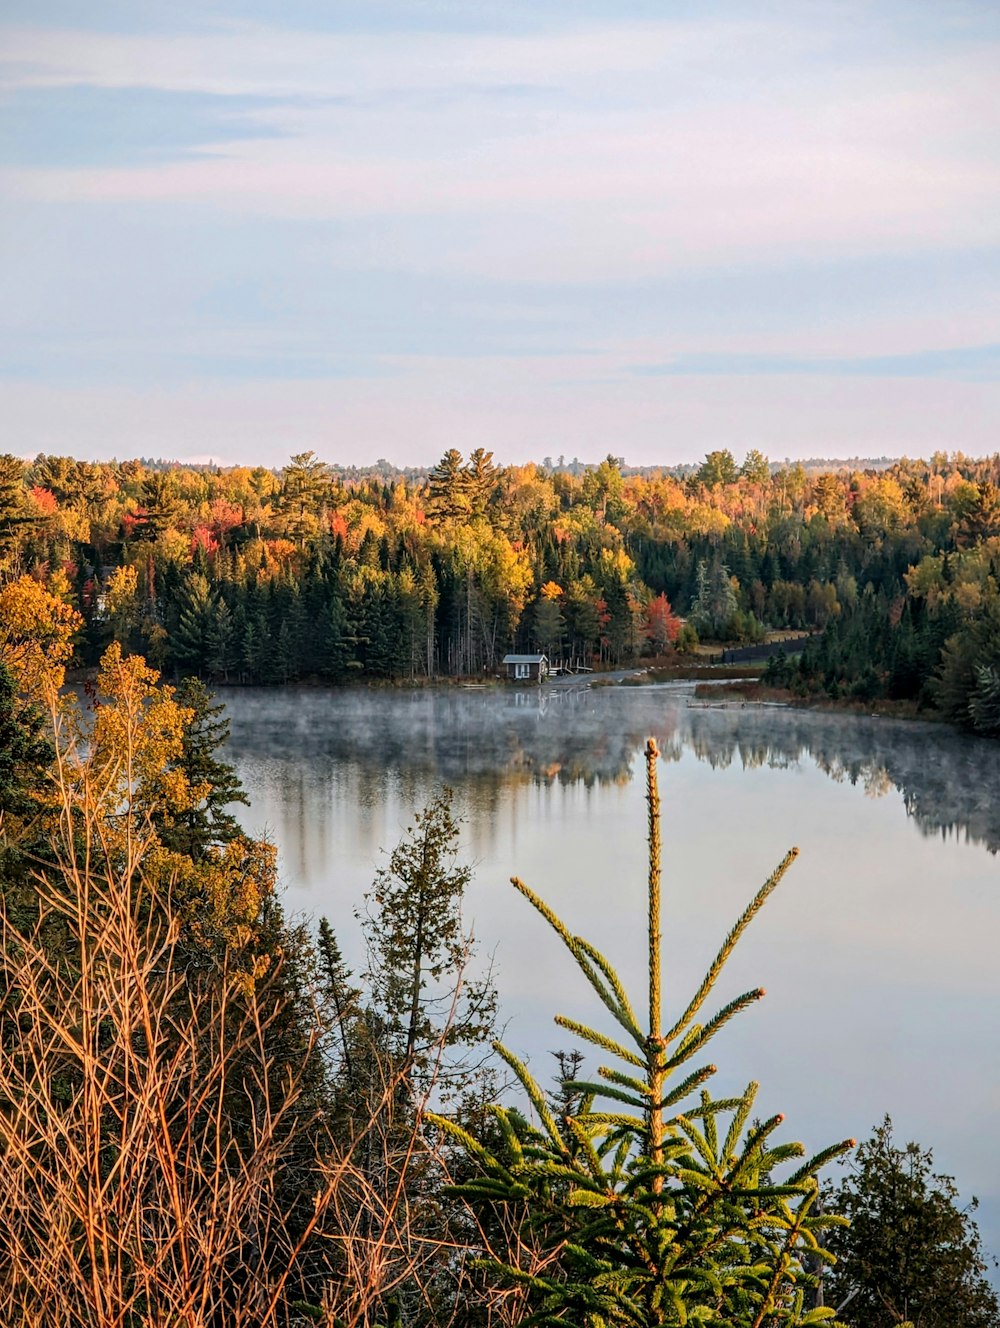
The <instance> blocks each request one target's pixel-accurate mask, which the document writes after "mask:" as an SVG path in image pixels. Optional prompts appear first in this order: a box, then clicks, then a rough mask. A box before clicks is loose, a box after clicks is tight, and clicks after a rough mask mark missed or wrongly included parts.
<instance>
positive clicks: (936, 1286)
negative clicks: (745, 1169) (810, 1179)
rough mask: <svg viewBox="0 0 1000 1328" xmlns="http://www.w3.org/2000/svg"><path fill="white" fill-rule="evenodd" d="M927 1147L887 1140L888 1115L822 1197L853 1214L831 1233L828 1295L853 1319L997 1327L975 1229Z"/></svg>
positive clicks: (858, 1326) (861, 1323)
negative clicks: (938, 1172)
mask: <svg viewBox="0 0 1000 1328" xmlns="http://www.w3.org/2000/svg"><path fill="white" fill-rule="evenodd" d="M932 1167H933V1156H932V1154H931V1152H930V1150H929V1149H924V1148H921V1147H920V1146H919V1144H915V1143H908V1144H906V1146H905V1147H903V1148H899V1147H897V1145H896V1144H895V1142H894V1140H893V1134H892V1121H891V1120H890V1119H889V1117H888V1116H886V1118H885V1120H884V1121H883V1122H882V1124H881V1125H879V1126H877V1127H876V1129H875V1131H874V1133H873V1134H872V1137H871V1138H870V1139H868V1140H866V1141H865V1142H864V1143H863V1144H861V1145H860V1146H859V1148H858V1150H857V1153H856V1154H855V1156H854V1158H853V1160H852V1165H851V1169H850V1171H849V1172H848V1174H847V1175H846V1176H845V1177H844V1179H843V1180H842V1182H841V1183H840V1185H839V1186H837V1187H836V1188H833V1189H831V1191H830V1193H829V1198H828V1202H830V1203H831V1204H832V1206H833V1207H834V1208H835V1209H836V1211H837V1212H840V1213H843V1215H844V1216H845V1217H847V1218H849V1219H850V1225H849V1226H845V1227H838V1228H837V1229H836V1230H834V1231H832V1232H831V1233H830V1236H829V1238H828V1246H829V1250H830V1252H831V1253H832V1254H834V1255H836V1259H837V1262H836V1264H835V1265H834V1267H833V1268H832V1269H831V1270H830V1271H829V1272H828V1273H827V1274H826V1276H825V1277H824V1279H823V1280H824V1286H825V1299H826V1301H827V1303H828V1304H829V1305H831V1306H832V1307H834V1308H835V1309H836V1312H837V1318H838V1321H840V1322H843V1323H845V1324H848V1325H850V1328H896V1326H897V1325H901V1324H903V1323H904V1322H906V1323H912V1324H916V1325H919V1328H996V1324H997V1323H998V1322H1000V1303H998V1301H997V1296H996V1293H995V1292H994V1290H993V1289H992V1288H991V1287H990V1285H989V1283H988V1282H987V1281H986V1278H985V1273H986V1260H985V1258H984V1256H983V1251H982V1246H981V1244H980V1239H979V1230H978V1228H977V1226H976V1223H975V1221H974V1220H973V1218H972V1217H971V1214H970V1210H974V1209H975V1202H976V1201H975V1200H973V1201H972V1204H971V1205H970V1208H969V1209H963V1208H961V1207H959V1204H958V1191H957V1190H956V1189H955V1185H954V1182H953V1181H952V1179H951V1177H950V1176H939V1175H935V1174H934V1172H933V1170H932Z"/></svg>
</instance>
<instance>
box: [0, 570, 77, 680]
mask: <svg viewBox="0 0 1000 1328" xmlns="http://www.w3.org/2000/svg"><path fill="white" fill-rule="evenodd" d="M82 626H83V619H82V618H81V616H80V615H79V613H77V611H76V610H75V609H73V608H71V607H70V606H69V605H68V604H64V603H63V602H62V600H61V599H59V598H58V597H57V596H56V595H53V594H51V593H50V592H49V591H48V590H46V589H45V587H44V586H41V585H39V583H38V582H37V581H35V580H33V578H32V577H30V576H22V577H19V578H18V579H17V580H16V581H12V582H11V583H10V584H9V585H7V586H4V587H3V589H2V590H0V658H2V659H3V661H4V663H5V664H6V665H7V666H8V668H9V669H10V670H11V672H12V673H13V675H14V679H15V682H16V683H17V687H18V690H19V691H20V692H21V693H22V694H23V695H24V696H25V697H26V698H27V699H28V700H30V701H36V702H38V701H44V702H45V703H46V706H48V704H49V702H50V700H51V699H54V698H55V696H56V694H57V693H58V691H59V688H60V687H62V685H63V682H64V681H65V678H66V665H67V664H68V663H69V661H70V660H71V659H72V657H73V638H74V636H75V635H76V633H77V632H78V631H79V630H80V628H81V627H82Z"/></svg>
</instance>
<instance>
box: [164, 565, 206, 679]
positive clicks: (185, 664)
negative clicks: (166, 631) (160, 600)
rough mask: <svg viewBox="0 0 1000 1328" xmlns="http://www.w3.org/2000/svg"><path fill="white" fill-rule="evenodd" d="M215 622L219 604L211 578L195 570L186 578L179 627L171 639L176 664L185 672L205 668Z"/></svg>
mask: <svg viewBox="0 0 1000 1328" xmlns="http://www.w3.org/2000/svg"><path fill="white" fill-rule="evenodd" d="M214 624H215V605H214V604H213V603H212V591H211V587H210V586H209V584H208V581H207V579H206V578H205V577H204V576H202V575H201V573H200V572H192V573H191V574H190V575H189V576H187V577H186V578H185V580H184V583H183V585H182V587H181V592H180V595H179V596H178V602H177V626H176V627H175V628H174V631H173V633H172V635H171V638H170V649H171V654H172V656H173V660H174V663H175V664H176V665H177V667H178V668H179V669H181V670H182V671H184V672H191V673H200V672H201V671H202V669H204V668H205V664H206V660H207V656H208V642H209V637H210V635H211V633H212V629H213V626H214Z"/></svg>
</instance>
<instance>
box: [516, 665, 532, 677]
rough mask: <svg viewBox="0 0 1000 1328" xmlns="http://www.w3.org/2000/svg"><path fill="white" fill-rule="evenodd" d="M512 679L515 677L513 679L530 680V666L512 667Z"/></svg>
mask: <svg viewBox="0 0 1000 1328" xmlns="http://www.w3.org/2000/svg"><path fill="white" fill-rule="evenodd" d="M514 677H515V678H530V677H531V665H530V664H515V665H514Z"/></svg>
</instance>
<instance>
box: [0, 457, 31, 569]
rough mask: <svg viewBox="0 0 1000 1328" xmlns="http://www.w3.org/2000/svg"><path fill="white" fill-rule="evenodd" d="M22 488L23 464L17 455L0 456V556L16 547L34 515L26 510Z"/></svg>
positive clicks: (6, 554) (8, 554)
mask: <svg viewBox="0 0 1000 1328" xmlns="http://www.w3.org/2000/svg"><path fill="white" fill-rule="evenodd" d="M26 497H27V495H26V492H25V488H24V465H23V463H22V462H21V461H19V460H18V459H17V457H14V456H11V455H10V453H9V452H8V453H5V454H4V455H2V456H0V558H7V557H9V556H10V555H11V554H12V553H14V551H15V550H16V549H17V547H18V543H19V541H20V540H21V539H22V538H23V533H24V531H25V529H26V528H27V527H28V526H30V525H31V524H32V523H33V521H34V519H35V518H34V517H33V516H32V514H31V513H30V512H29V510H28V504H27V501H26Z"/></svg>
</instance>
